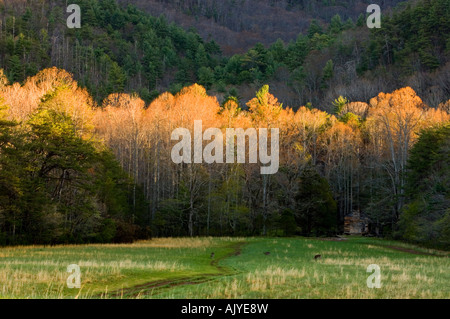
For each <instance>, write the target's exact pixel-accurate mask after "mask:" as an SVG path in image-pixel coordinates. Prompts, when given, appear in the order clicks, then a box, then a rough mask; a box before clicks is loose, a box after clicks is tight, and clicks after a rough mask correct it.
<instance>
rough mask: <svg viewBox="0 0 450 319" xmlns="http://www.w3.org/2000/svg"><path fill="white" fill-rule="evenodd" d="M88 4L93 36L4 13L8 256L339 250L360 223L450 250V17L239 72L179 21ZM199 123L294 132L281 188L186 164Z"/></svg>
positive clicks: (427, 15)
mask: <svg viewBox="0 0 450 319" xmlns="http://www.w3.org/2000/svg"><path fill="white" fill-rule="evenodd" d="M73 2H74V3H79V4H80V6H81V8H82V27H81V28H80V29H69V28H67V27H66V18H67V16H68V14H66V13H65V1H62V0H44V1H40V2H35V1H31V2H30V1H26V0H22V1H14V2H10V1H2V0H0V70H1V72H0V244H27V243H35V244H38V243H44V244H51V243H59V242H63V243H72V242H76V243H81V242H111V241H113V242H123V241H131V240H134V239H138V238H147V237H149V236H151V235H153V236H186V235H189V236H196V235H214V236H215V235H284V236H290V235H295V234H297V235H305V236H312V235H317V236H319V235H332V234H336V233H342V231H343V221H344V216H348V215H349V214H352V213H353V212H355V211H360V212H362V213H363V214H365V215H367V216H368V217H369V219H370V221H371V227H372V228H371V231H372V233H373V234H377V235H384V236H394V237H395V236H398V237H399V238H403V239H407V240H410V241H415V242H420V243H423V244H427V245H434V246H440V247H444V248H445V247H448V243H449V237H450V232H449V229H450V228H449V225H450V224H449V222H450V220H449V214H450V211H449V208H448V207H449V196H450V185H449V179H448V176H449V174H448V167H449V166H448V146H449V144H448V143H449V142H448V141H449V139H450V136H449V129H448V125H449V121H450V115H449V113H450V61H449V53H450V42H449V41H450V40H449V37H448V35H449V34H450V30H449V28H450V27H449V24H448V21H450V6H449V0H434V1H429V0H419V1H413V2H408V3H405V4H402V6H401V8H398V9H397V10H396V11H394V12H393V13H392V15H384V16H383V20H382V26H383V27H382V28H381V29H374V30H369V29H368V28H367V27H366V26H365V16H364V14H359V15H358V17H357V18H356V19H344V18H343V17H346V15H345V14H342V17H341V15H333V16H332V17H331V18H330V19H329V21H328V20H327V19H326V17H318V19H313V20H311V21H310V22H309V24H308V27H307V29H306V32H305V33H304V34H303V33H301V34H299V35H296V36H295V38H294V39H292V40H291V41H286V42H284V41H282V40H278V41H276V42H275V43H272V44H270V45H269V46H265V45H263V44H261V43H260V44H256V45H255V46H253V47H252V48H250V49H249V50H248V51H246V52H244V53H241V54H235V55H232V56H228V55H226V54H224V52H223V49H222V48H221V47H220V45H219V44H218V42H216V41H215V40H214V39H213V38H209V39H208V38H207V39H204V38H202V37H201V36H200V34H199V33H198V32H197V31H196V30H194V29H188V30H187V29H183V28H182V27H180V26H177V25H175V24H174V23H169V19H167V18H165V17H164V16H159V17H155V16H152V15H149V14H148V13H145V12H144V11H140V10H139V9H137V8H136V7H134V6H131V5H129V6H121V5H119V4H118V3H117V2H116V1H114V0H102V1H99V0H77V1H75V0H74V1H73ZM129 2H130V1H129ZM159 2H161V1H159ZM337 2H338V1H337ZM356 2H357V3H360V2H359V1H356ZM161 3H164V1H163V2H161ZM170 3H172V2H170ZM177 3H178V4H179V5H180V9H182V10H184V11H185V10H186V5H187V4H189V5H192V4H193V3H194V2H192V1H179V2H177ZM206 3H213V2H206ZM264 3H265V2H264ZM264 3H263V4H264ZM272 3H273V4H274V7H277V6H278V7H282V8H284V9H286V10H288V11H290V12H300V11H302V10H303V11H304V10H306V11H308V10H309V9H308V8H305V7H304V6H302V3H303V2H301V1H300V2H297V1H291V2H289V3H290V5H289V6H288V2H286V1H272ZM324 3H325V2H324ZM339 3H340V4H342V3H345V1H341V2H339ZM349 3H350V2H349ZM263 4H262V5H263ZM189 5H188V8H189ZM325 6H328V4H326V5H325ZM204 8H206V7H202V6H199V7H192V10H191V9H189V10H190V11H189V12H188V13H189V14H191V15H193V16H195V15H202V14H205V13H204V12H203V10H204ZM194 9H195V10H194ZM308 12H310V13H311V12H313V11H308ZM352 12H353V13H352V14H354V13H355V12H354V11H352ZM185 13H186V12H185ZM352 14H350V13H349V14H348V17H350V18H351V17H353V15H352ZM218 20H220V18H219V17H218ZM224 21H225V20H224ZM224 23H225V22H224ZM199 119H201V120H202V121H203V123H204V129H206V128H207V127H217V128H220V129H221V130H225V128H244V129H246V128H261V127H270V128H279V129H280V169H279V172H278V173H277V174H275V175H261V174H260V166H261V163H257V164H217V163H215V164H214V163H213V164H206V163H204V164H181V165H177V164H175V163H173V161H172V159H171V149H172V147H173V146H174V144H175V142H174V141H171V132H172V131H173V130H174V129H175V128H179V127H185V128H188V129H189V130H191V131H192V128H193V121H194V120H199ZM205 144H207V143H206V142H205Z"/></svg>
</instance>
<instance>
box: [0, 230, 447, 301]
mask: <svg viewBox="0 0 450 319" xmlns="http://www.w3.org/2000/svg"><path fill="white" fill-rule="evenodd" d="M212 252H214V257H213V258H211V253H212ZM264 252H270V254H268V255H265V254H264ZM316 254H321V256H322V258H321V259H318V260H317V261H315V260H314V256H315V255H316ZM449 256H450V253H448V252H441V251H435V250H429V249H424V248H420V247H416V246H412V245H407V244H404V243H399V242H393V241H386V240H380V239H374V238H362V237H349V238H345V239H344V240H336V239H312V238H157V239H153V240H151V241H143V242H138V243H134V244H129V245H127V244H120V245H112V244H111V245H82V246H55V247H43V246H26V247H6V248H0V298H165V299H171V298H177V299H184V298H193V299H195V298H268V299H270V298H277V299H284V298H289V299H291V298H446V299H448V298H450V273H449V269H450V259H449V258H448V257H449ZM70 264H77V265H79V266H80V269H81V289H76V288H74V289H69V288H67V285H66V280H67V278H68V276H69V275H70V274H69V273H67V272H66V271H67V266H68V265H70ZM370 264H377V265H379V266H380V268H381V288H380V289H369V288H368V287H367V283H366V282H367V278H368V277H369V276H370V275H371V273H367V272H366V269H367V267H368V266H369V265H370Z"/></svg>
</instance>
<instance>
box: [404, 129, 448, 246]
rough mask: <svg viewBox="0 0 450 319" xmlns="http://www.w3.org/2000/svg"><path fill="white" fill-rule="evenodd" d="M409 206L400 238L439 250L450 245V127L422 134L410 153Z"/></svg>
mask: <svg viewBox="0 0 450 319" xmlns="http://www.w3.org/2000/svg"><path fill="white" fill-rule="evenodd" d="M410 154H411V155H410V158H409V160H408V166H407V168H408V171H407V176H406V181H407V182H406V194H407V204H406V205H405V208H404V210H403V212H402V214H401V215H400V221H399V225H400V230H399V235H400V236H401V237H402V238H404V239H406V240H409V241H412V242H417V243H422V244H427V245H431V246H435V247H447V246H448V244H449V243H450V209H449V207H450V179H449V176H450V125H449V124H448V123H447V124H444V125H441V126H436V127H433V128H429V129H427V130H424V131H422V133H421V135H420V138H419V140H418V142H417V143H416V144H415V145H414V147H413V148H412V149H411V152H410Z"/></svg>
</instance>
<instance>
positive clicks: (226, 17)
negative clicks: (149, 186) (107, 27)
mask: <svg viewBox="0 0 450 319" xmlns="http://www.w3.org/2000/svg"><path fill="white" fill-rule="evenodd" d="M399 2H401V0H385V1H377V2H376V3H378V4H379V5H380V6H381V7H382V10H383V11H384V12H389V11H390V9H391V8H392V7H393V6H395V5H397V4H398V3H399ZM119 3H121V4H124V5H127V4H133V5H135V6H136V7H138V8H140V9H143V10H144V11H145V12H147V13H149V14H151V15H156V16H159V15H161V14H163V15H164V16H165V17H166V18H167V20H168V21H170V22H175V23H176V24H178V25H180V26H182V27H183V28H185V29H188V28H190V27H194V28H195V29H196V30H198V32H199V34H200V35H201V36H202V38H203V39H204V40H209V39H215V40H216V41H217V42H218V43H219V44H220V45H221V47H222V49H223V52H224V53H225V54H226V55H230V54H236V53H244V52H245V51H247V50H248V49H250V48H251V47H253V46H254V45H255V44H257V43H262V44H264V45H270V44H272V43H274V42H275V41H276V40H277V39H282V40H283V41H286V42H289V41H291V40H295V39H296V38H297V35H298V34H299V33H305V32H306V31H307V30H308V27H309V25H310V23H311V21H312V20H313V19H317V20H318V21H319V22H321V23H324V24H328V23H329V22H330V20H331V18H332V17H333V16H335V15H336V14H339V15H340V16H341V17H342V19H343V20H347V19H348V18H351V19H352V20H353V21H356V20H357V18H358V16H359V15H360V14H365V12H366V8H367V6H368V5H369V4H371V3H375V2H374V1H371V0H325V1H324V0H312V1H306V0H239V1H236V0H202V1H197V0H181V1H180V0H119Z"/></svg>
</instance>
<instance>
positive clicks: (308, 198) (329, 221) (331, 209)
mask: <svg viewBox="0 0 450 319" xmlns="http://www.w3.org/2000/svg"><path fill="white" fill-rule="evenodd" d="M295 199H296V201H297V203H298V204H297V205H298V214H297V224H298V225H299V227H300V228H301V230H302V233H303V234H304V235H306V236H311V235H313V234H315V235H316V236H318V235H325V234H330V233H332V232H333V231H336V229H335V225H336V202H335V201H334V199H333V196H332V194H331V191H330V186H329V185H328V182H327V180H326V179H324V178H323V177H321V176H320V175H319V174H318V173H317V171H316V170H315V168H314V167H311V166H310V167H308V168H306V169H304V170H303V173H302V174H301V176H300V180H299V190H298V193H297V194H296V196H295Z"/></svg>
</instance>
